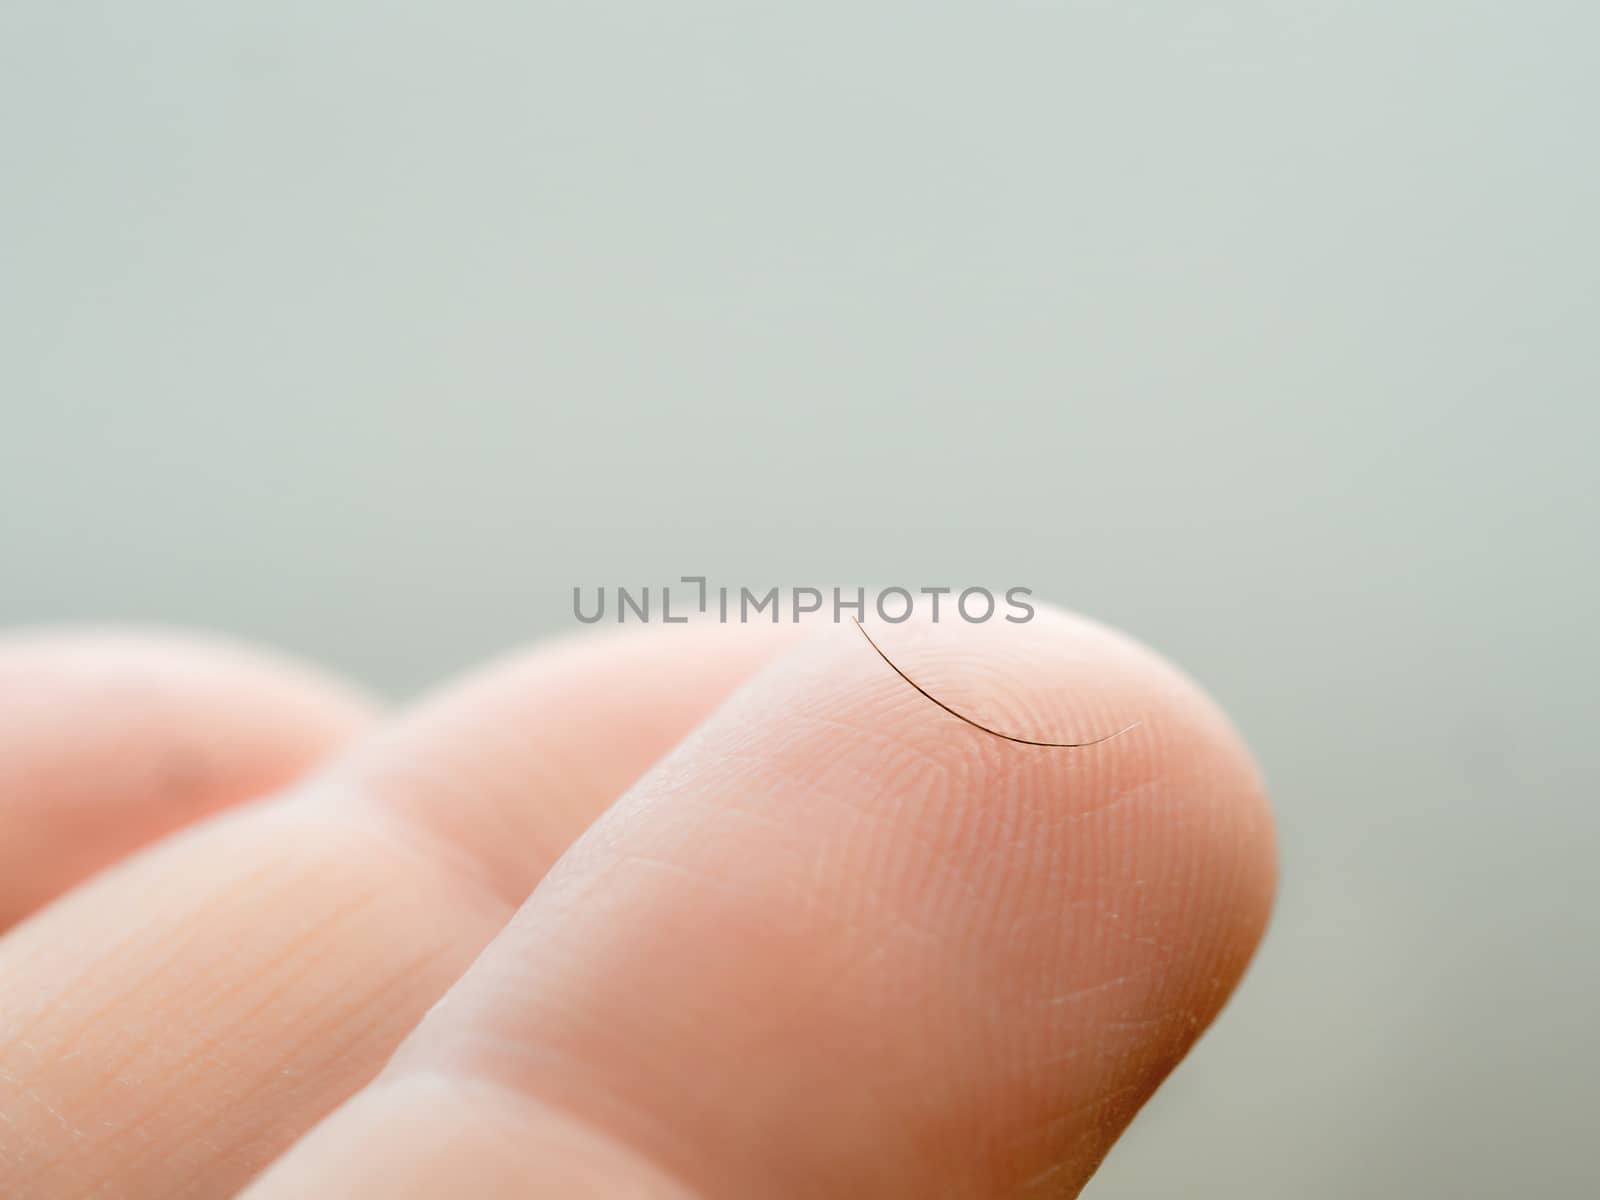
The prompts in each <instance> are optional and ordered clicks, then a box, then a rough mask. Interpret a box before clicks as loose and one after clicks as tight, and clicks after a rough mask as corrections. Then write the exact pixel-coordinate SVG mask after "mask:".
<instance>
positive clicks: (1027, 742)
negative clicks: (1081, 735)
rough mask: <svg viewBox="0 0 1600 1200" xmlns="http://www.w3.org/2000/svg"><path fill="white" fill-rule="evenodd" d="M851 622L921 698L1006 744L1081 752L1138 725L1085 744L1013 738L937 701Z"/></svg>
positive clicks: (868, 643)
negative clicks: (925, 698)
mask: <svg viewBox="0 0 1600 1200" xmlns="http://www.w3.org/2000/svg"><path fill="white" fill-rule="evenodd" d="M851 620H852V621H855V626H856V628H857V629H859V630H861V636H862V637H864V638H866V639H867V645H869V646H871V647H872V648H873V649H874V650H876V651H877V652H878V657H879V658H881V659H883V661H884V662H886V663H888V664H889V669H890V670H891V671H893V672H894V673H895V674H896V675H898V676H900V678H901V679H904V680H905V681H906V682H907V683H909V684H910V685H911V686H912V687H913V688H915V689H916V690H917V691H918V692H920V693H921V694H922V695H923V696H925V697H927V699H929V700H931V701H932V702H933V703H934V704H936V705H938V706H939V707H940V708H942V709H944V711H945V712H947V713H949V714H950V715H951V716H952V717H954V718H956V720H958V721H965V722H966V723H967V724H968V725H971V726H972V727H973V728H974V729H981V730H982V731H983V732H984V733H987V734H989V735H990V736H992V737H997V738H1001V739H1003V740H1004V741H1007V742H1015V743H1016V744H1017V745H1019V746H1047V747H1050V748H1051V749H1056V750H1081V749H1083V748H1084V747H1085V746H1098V745H1099V744H1100V743H1101V742H1109V741H1110V740H1111V739H1112V738H1114V737H1121V736H1122V735H1123V734H1125V733H1127V732H1128V730H1130V729H1132V728H1134V726H1136V725H1138V724H1139V722H1138V721H1134V722H1133V723H1132V724H1130V725H1124V726H1123V727H1122V728H1121V729H1118V730H1116V731H1115V732H1113V733H1108V734H1105V735H1103V736H1101V737H1097V738H1091V739H1090V740H1089V741H1087V742H1036V741H1034V740H1033V739H1032V738H1023V737H1014V736H1012V735H1011V734H1009V733H1002V732H1000V730H998V729H992V728H990V727H989V726H988V725H985V724H984V723H983V722H982V721H974V720H973V719H972V718H971V717H969V716H967V715H966V714H965V713H960V712H957V711H956V710H955V709H953V708H951V707H950V706H949V705H948V704H946V703H945V702H944V701H943V700H941V699H939V697H937V696H935V695H934V694H933V693H932V692H930V691H929V690H928V689H927V688H925V687H923V686H922V685H921V684H920V683H918V682H917V681H916V680H915V679H913V678H911V676H909V675H907V674H906V673H905V672H904V671H902V670H901V669H900V668H899V667H897V666H895V663H894V659H892V658H890V657H889V656H888V655H887V654H885V653H884V652H883V647H882V646H880V645H878V643H877V642H875V641H873V640H872V635H871V634H870V633H868V632H867V630H866V626H864V625H862V624H861V622H860V621H856V620H855V618H854V617H852V618H851Z"/></svg>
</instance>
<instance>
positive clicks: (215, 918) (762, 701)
mask: <svg viewBox="0 0 1600 1200" xmlns="http://www.w3.org/2000/svg"><path fill="white" fill-rule="evenodd" d="M874 635H875V636H876V638H877V640H878V642H879V644H880V645H881V646H882V647H883V648H884V650H885V652H886V653H887V654H888V655H890V656H891V657H892V658H893V660H894V662H895V663H896V664H897V665H898V666H899V667H901V668H902V669H904V670H905V671H906V673H907V675H908V676H910V677H911V678H913V679H915V680H917V682H918V683H919V684H920V685H922V686H924V687H926V688H927V690H928V691H929V692H930V693H931V694H933V695H935V696H938V697H940V699H942V700H945V701H947V702H949V703H950V704H951V706H952V707H954V708H956V709H957V710H959V711H961V712H963V713H969V714H973V715H981V717H982V718H983V719H984V721H985V723H986V724H990V725H992V726H994V727H996V728H999V729H1003V730H1006V731H1010V732H1014V733H1016V734H1018V735H1019V736H1026V737H1032V738H1036V739H1040V740H1060V741H1067V740H1082V739H1086V738H1090V737H1095V736H1098V735H1101V734H1103V733H1106V732H1109V731H1112V730H1114V729H1117V728H1120V727H1122V726H1124V725H1127V724H1128V723H1129V722H1130V721H1137V722H1139V724H1138V725H1137V726H1136V727H1135V728H1133V729H1131V730H1129V731H1128V732H1127V733H1125V734H1122V735H1121V736H1118V737H1115V738H1112V739H1111V740H1109V741H1106V742H1103V743H1101V744H1099V745H1096V746H1092V747H1087V748H1084V749H1077V750H1069V749H1050V748H1041V747H1028V746H1019V745H1016V744H1014V743H1012V742H1008V741H1005V740H1003V739H1002V738H999V737H996V736H994V735H992V734H989V733H985V732H982V731H981V730H978V729H974V728H972V727H971V726H969V725H965V724H963V723H962V722H960V721H959V720H957V719H955V718H954V717H952V716H950V715H948V714H947V713H945V712H942V711H940V710H939V709H938V708H937V707H935V706H934V705H933V704H930V703H929V701H928V700H927V699H926V698H924V697H923V696H921V695H919V694H918V693H917V692H916V691H915V690H913V689H912V688H911V687H909V686H907V683H906V682H905V681H904V680H903V679H901V678H899V677H898V676H897V675H896V674H895V673H894V672H893V671H891V670H890V669H889V668H888V666H886V664H885V662H884V661H883V660H882V659H880V658H879V657H878V656H877V655H875V654H874V653H872V650H871V648H870V647H869V646H867V645H866V644H865V643H864V642H863V640H862V639H861V638H860V636H859V635H858V634H857V632H856V631H855V630H853V629H851V628H850V627H849V626H848V625H846V626H843V627H832V626H829V627H826V628H824V629H822V630H821V631H820V632H819V631H817V630H812V629H805V630H798V631H797V630H795V629H794V628H792V627H788V626H784V627H778V628H773V627H770V626H768V627H758V626H751V627H738V626H733V627H725V626H709V625H708V626H666V627H657V628H652V629H647V630H632V631H624V632H621V633H615V634H611V635H602V636H598V637H581V638H576V639H572V640H569V641H565V642H561V643H557V644H554V645H552V646H549V647H547V648H541V649H536V650H535V651H534V652H532V653H531V654H528V655H526V656H524V657H521V658H518V659H514V660H512V661H510V662H508V663H505V664H501V665H498V666H494V667H491V668H489V669H488V670H487V671H485V672H483V673H481V674H479V675H477V676H475V677H473V678H470V679H468V680H467V681H465V682H463V683H459V684H455V685H453V686H450V687H447V688H445V689H444V690H443V691H442V692H441V693H440V694H439V695H438V696H437V697H436V698H433V699H431V700H429V701H427V702H425V703H424V704H422V705H421V706H420V707H418V708H416V709H415V710H413V711H411V712H409V713H408V714H405V715H401V716H399V717H397V718H395V719H393V720H390V721H386V722H376V721H375V719H374V718H373V717H372V716H371V714H370V712H369V711H368V709H367V707H366V706H365V705H364V703H363V702H361V701H360V700H358V699H357V698H355V697H354V696H353V695H352V694H351V693H349V692H347V691H345V690H342V689H339V688H337V687H335V686H334V685H332V684H330V683H328V682H327V681H325V680H322V679H319V678H313V677H311V676H309V675H306V674H305V673H303V672H300V671H298V670H297V669H291V668H289V667H287V666H285V665H283V664H279V663H275V662H271V661H269V660H265V659H263V658H260V657H258V656H254V655H248V654H244V653H242V652H239V651H234V650H228V649H225V648H222V647H218V646H211V645H206V644H198V643H193V642H189V641H184V640H176V639H167V640H148V639H141V638H135V637H110V638H108V637H76V636H66V635H62V636H53V637H47V638H40V637H33V638H23V639H12V640H10V641H7V642H0V926H3V925H5V924H8V923H10V922H11V921H14V920H16V919H17V918H19V917H21V916H22V915H23V914H24V913H25V912H27V911H28V910H30V909H34V908H36V907H37V906H39V905H41V904H42V903H43V902H44V901H45V900H46V899H47V898H48V897H50V896H53V895H55V894H56V893H58V892H62V891H63V890H64V889H68V888H69V886H70V885H73V884H76V886H75V887H70V890H65V894H63V895H61V896H60V897H59V898H57V899H55V900H54V901H53V902H52V903H49V904H48V905H45V906H44V907H42V908H38V911H36V912H34V913H33V915H31V916H30V917H29V918H28V919H26V920H24V921H22V923H21V924H19V925H16V926H15V927H14V928H11V929H10V930H9V931H8V932H5V933H4V934H3V935H0V1194H3V1195H5V1196H7V1197H13V1198H15V1200H36V1198H50V1200H54V1198H57V1197H62V1198H66V1197H71V1198H74V1200H75V1198H77V1197H89V1196H94V1197H133V1198H139V1200H143V1198H145V1197H151V1198H155V1197H160V1198H161V1200H178V1198H184V1197H211V1196H225V1195H232V1194H234V1193H236V1192H237V1191H238V1190H239V1189H240V1188H243V1187H245V1186H246V1185H247V1184H248V1183H250V1181H251V1180H252V1178H253V1177H256V1176H258V1175H259V1176H260V1177H259V1178H257V1179H256V1181H255V1182H254V1183H253V1184H251V1185H250V1187H249V1189H248V1191H247V1193H246V1194H247V1195H248V1196H249V1197H251V1200H283V1198H291V1197H292V1198H295V1200H302V1198H305V1197H342V1196H371V1197H384V1198H385V1200H392V1198H396V1197H401V1198H404V1197H417V1198H423V1197H426V1198H434V1197H440V1198H449V1200H468V1198H470V1200H477V1198H480V1197H521V1196H530V1197H531V1196H540V1197H547V1196H548V1197H559V1198H562V1200H567V1198H572V1200H577V1198H581V1197H591V1196H592V1197H620V1196H630V1197H631V1196H638V1197H694V1198H697V1200H709V1198H713V1197H715V1198H722V1197H732V1198H741V1200H743V1198H753V1197H759V1198H762V1200H769V1198H770V1200H786V1198H788V1197H827V1198H830V1200H835V1198H847V1197H856V1196H860V1197H900V1196H905V1197H919V1198H923V1197H974V1198H978V1197H982V1198H987V1197H1014V1196H1070V1195H1073V1194H1075V1193H1076V1191H1077V1189H1078V1188H1080V1187H1081V1186H1082V1185H1083V1183H1084V1181H1085V1180H1086V1179H1087V1178H1088V1177H1089V1175H1090V1174H1091V1173H1092V1172H1093V1170H1094V1168H1095V1166H1096V1165H1097V1164H1098V1163H1099V1161H1100V1159H1101V1157H1102V1156H1103V1155H1104V1154H1105V1153H1106V1151H1107V1150H1108V1149H1109V1147H1110V1146H1111V1144H1112V1142H1113V1141H1114V1140H1115V1138H1116V1137H1117V1135H1118V1134H1119V1133H1120V1132H1121V1130H1122V1129H1123V1128H1124V1127H1125V1125H1126V1124H1127V1122H1128V1121H1129V1120H1130V1119H1131V1118H1132V1116H1133V1114H1134V1113H1135V1112H1136V1111H1137V1110H1138V1108H1139V1106H1140V1105H1141V1104H1142V1103H1143V1102H1144V1101H1145V1099H1146V1098H1147V1097H1148V1096H1149V1095H1150V1093H1151V1092H1152V1091H1153V1089H1154V1088H1155V1087H1156V1086H1157V1084H1158V1083H1159V1082H1160V1081H1161V1080H1162V1078H1163V1077H1164V1076H1165V1075H1166V1074H1167V1072H1168V1071H1170V1070H1171V1069H1172V1067H1173V1066H1174V1065H1175V1064H1176V1063H1177V1062H1178V1060H1179V1059H1180V1058H1181V1057H1182V1056H1183V1054H1184V1053H1185V1052H1186V1051H1187V1049H1188V1047H1189V1046H1190V1044H1191V1043H1192V1042H1193V1040H1194V1038H1195V1037H1196V1036H1197V1035H1198V1034H1199V1033H1200V1031H1201V1030H1202V1029H1204V1028H1205V1026H1206V1025H1207V1024H1208V1023H1209V1022H1210V1021H1211V1019H1212V1018H1213V1017H1214V1016H1215V1014H1216V1012H1217V1010H1218V1009H1219V1008H1220V1006H1221V1005H1222V1003H1223V1001H1224V999H1225V998H1226V997H1227V995H1228V993H1229V991H1230V990H1231V989H1232V987H1233V985H1234V983H1235V982H1236V981H1237V979H1238V978H1239V975H1240V973H1241V972H1242V971H1243V969H1244V966H1245V963H1246V961H1247V960H1248V958H1249V956H1250V954H1251V952H1252V950H1253V948H1254V946H1255V944H1256V942H1257V940H1258V938H1259V936H1260V934H1261V931H1262V928H1263V925H1264V923H1265V921H1266V917H1267V912H1268V909H1269V907H1270V903H1271V896H1272V891H1273V886H1274V877H1275V865H1274V851H1273V844H1272V832H1271V822H1270V818H1269V815H1268V811H1267V808H1266V804H1265V801H1264V798H1263V795H1262V791H1261V787H1260V784H1259V781H1258V779H1257V777H1256V774H1255V772H1254V769H1253V767H1252V765H1251V763H1250V760H1249V757H1248V755H1247V754H1246V752H1245V750H1244V749H1243V747H1242V745H1241V744H1240V742H1239V741H1238V739H1237V737H1236V736H1235V734H1234V733H1233V732H1232V730H1231V729H1230V728H1229V726H1228V725H1227V723H1226V721H1225V720H1224V719H1223V718H1222V717H1221V715H1220V714H1219V713H1218V712H1217V711H1216V709H1215V708H1214V707H1213V706H1212V705H1211V704H1210V702H1209V701H1207V700H1206V699H1205V698H1204V697H1203V696H1202V695H1201V694H1200V693H1199V692H1198V691H1197V690H1196V689H1195V688H1194V686H1193V685H1192V684H1191V683H1189V682H1188V681H1187V680H1186V679H1185V678H1183V677H1182V676H1181V675H1179V674H1178V673H1177V672H1176V671H1174V670H1173V669H1172V668H1171V667H1169V666H1168V665H1166V664H1165V663H1163V662H1162V661H1160V660H1159V659H1157V658H1155V657H1154V656H1152V655H1151V654H1149V652H1147V651H1145V650H1143V649H1141V648H1139V647H1138V646H1136V645H1134V644H1133V643H1131V642H1129V641H1128V640H1126V639H1124V638H1122V637H1120V636H1118V635H1116V634H1113V633H1111V632H1108V631H1106V630H1104V629H1101V628H1100V627H1098V626H1095V625H1092V624H1090V623H1087V622H1084V621H1081V620H1078V619H1075V618H1069V617H1066V616H1064V615H1061V614H1057V613H1052V612H1050V611H1048V610H1043V609H1041V610H1040V613H1039V616H1038V618H1037V619H1036V620H1035V621H1034V622H1032V623H1030V624H1027V625H1019V626H1004V627H1001V626H998V625H983V626H971V625H965V624H962V623H959V622H956V623H941V624H939V625H937V626H926V625H924V626H914V625H909V624H908V625H902V626H875V627H874ZM741 685H742V686H741ZM730 693H731V695H730ZM691 731H692V732H691ZM335 747H343V748H342V750H341V751H340V753H338V754H336V755H334V756H333V757H331V758H330V759H328V761H326V762H325V763H320V764H318V765H316V766H315V767H313V766H312V764H313V763H317V762H318V760H319V759H322V758H324V756H326V755H328V754H330V752H331V751H333V750H334V748H335ZM664 754H665V755H666V757H665V758H664V759H662V755H664ZM657 760H661V761H659V762H658V761H657ZM270 789H278V790H276V791H275V792H273V794H271V795H269V796H267V797H265V798H258V799H253V800H246V798H247V797H250V796H253V795H257V794H259V793H261V792H263V791H267V790H270ZM215 810H223V811H220V812H216V815H211V816H208V817H207V818H206V819H204V820H198V821H197V820H196V818H198V817H201V816H202V815H204V814H210V813H213V812H214V811H215ZM146 843H149V844H148V845H145V844H146ZM140 846H144V847H145V848H143V849H138V850H137V852H135V850H136V848H137V847H140ZM130 855H131V856H130ZM118 859H121V861H120V862H117V863H116V865H115V866H112V867H111V868H110V869H108V870H105V871H103V872H102V873H100V874H98V875H95V876H93V877H92V878H88V879H87V880H86V881H83V880H84V877H85V876H87V875H88V874H89V872H91V871H93V870H95V869H96V868H99V867H101V866H104V865H106V864H108V863H111V862H113V861H114V860H118ZM302 1135H305V1136H302ZM263 1171H264V1172H265V1173H264V1174H262V1172H263Z"/></svg>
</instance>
